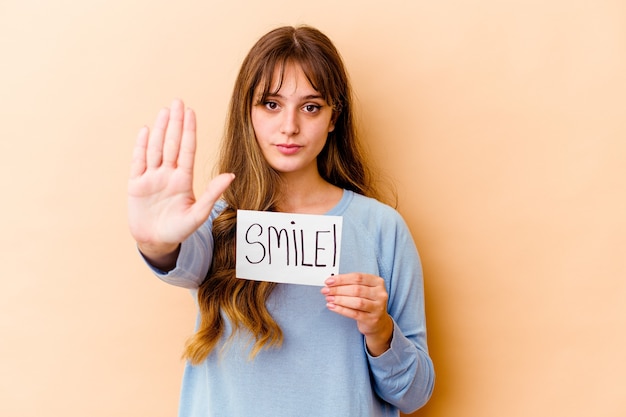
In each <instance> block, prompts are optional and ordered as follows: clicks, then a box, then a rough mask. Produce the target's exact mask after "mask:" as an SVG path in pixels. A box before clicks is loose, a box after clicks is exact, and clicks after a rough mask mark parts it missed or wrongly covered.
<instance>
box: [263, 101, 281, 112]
mask: <svg viewBox="0 0 626 417" xmlns="http://www.w3.org/2000/svg"><path fill="white" fill-rule="evenodd" d="M265 107H266V108H267V109H268V110H276V109H277V108H278V103H276V102H275V101H266V102H265Z"/></svg>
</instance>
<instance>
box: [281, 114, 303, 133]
mask: <svg viewBox="0 0 626 417" xmlns="http://www.w3.org/2000/svg"><path fill="white" fill-rule="evenodd" d="M299 131H300V126H299V123H298V115H297V114H296V111H294V110H285V111H283V118H282V120H281V125H280V133H282V134H283V135H287V136H293V135H296V134H298V132H299Z"/></svg>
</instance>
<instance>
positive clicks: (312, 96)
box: [266, 93, 324, 101]
mask: <svg viewBox="0 0 626 417" xmlns="http://www.w3.org/2000/svg"><path fill="white" fill-rule="evenodd" d="M266 97H267V98H282V99H284V98H285V96H283V95H282V94H279V93H269V94H268V95H267V96H266ZM299 99H300V100H303V101H304V100H316V99H322V100H324V97H322V95H321V94H308V95H306V96H302V97H299Z"/></svg>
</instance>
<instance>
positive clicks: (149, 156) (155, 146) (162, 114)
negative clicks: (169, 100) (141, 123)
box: [146, 108, 170, 168]
mask: <svg viewBox="0 0 626 417" xmlns="http://www.w3.org/2000/svg"><path fill="white" fill-rule="evenodd" d="M169 118H170V110H169V109H168V108H164V109H161V111H159V114H158V115H157V118H156V121H155V122H154V127H153V128H152V132H151V133H150V137H149V139H148V148H147V151H146V168H158V167H160V166H161V161H162V159H163V137H164V135H165V129H166V128H167V123H168V121H169Z"/></svg>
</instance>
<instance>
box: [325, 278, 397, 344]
mask: <svg viewBox="0 0 626 417" xmlns="http://www.w3.org/2000/svg"><path fill="white" fill-rule="evenodd" d="M325 283H326V286H325V287H324V288H322V294H324V295H325V296H326V306H327V307H328V309H329V310H331V311H334V312H335V313H337V314H340V315H342V316H345V317H348V318H351V319H354V320H356V325H357V328H358V329H359V331H360V332H361V333H362V334H363V335H364V336H365V344H366V345H367V349H368V351H369V352H370V354H371V355H372V356H379V355H382V354H383V353H385V351H386V350H387V349H389V347H390V345H391V338H392V335H393V320H392V318H391V316H390V315H389V314H388V313H387V300H388V298H389V295H388V294H387V289H386V288H385V281H384V280H383V279H382V278H381V277H378V276H376V275H372V274H363V273H358V272H354V273H350V274H340V275H335V276H333V277H330V278H328V279H327V280H326V282H325Z"/></svg>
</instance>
